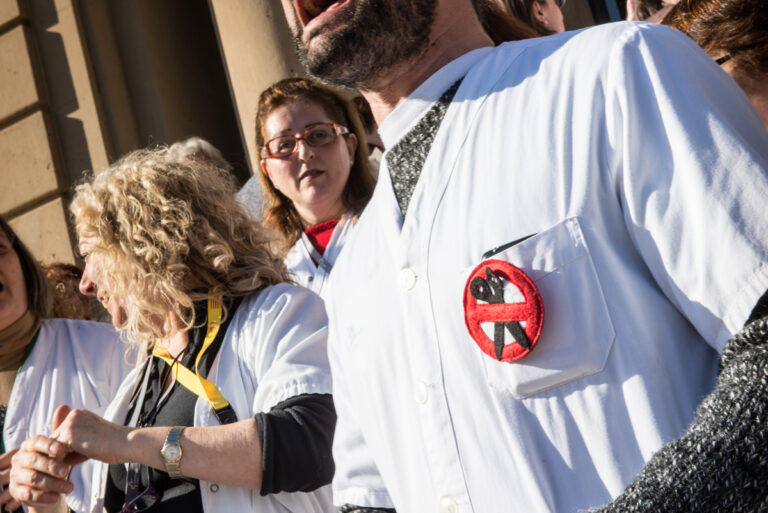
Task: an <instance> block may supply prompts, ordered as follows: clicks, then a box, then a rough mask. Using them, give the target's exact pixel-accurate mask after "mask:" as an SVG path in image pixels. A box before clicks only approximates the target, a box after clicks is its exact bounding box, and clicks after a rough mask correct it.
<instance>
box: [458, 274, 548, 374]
mask: <svg viewBox="0 0 768 513" xmlns="http://www.w3.org/2000/svg"><path fill="white" fill-rule="evenodd" d="M464 322H465V324H466V325H467V330H469V334H470V336H471V337H472V339H473V340H474V341H475V342H476V343H477V345H478V346H479V347H480V349H481V350H482V351H483V352H484V353H485V354H487V355H488V356H490V357H491V358H494V359H496V360H500V361H505V362H513V361H515V360H519V359H520V358H523V357H524V356H526V355H527V354H528V353H530V352H531V351H532V350H533V348H534V347H536V343H537V342H538V341H539V337H540V336H541V328H542V326H543V324H544V303H543V302H542V300H541V296H540V295H539V291H538V289H537V288H536V285H534V284H533V281H531V279H530V278H529V277H528V275H526V274H525V273H524V272H523V271H521V270H520V269H518V268H517V267H515V266H514V265H512V264H510V263H509V262H505V261H503V260H486V261H485V262H482V263H481V264H480V265H478V266H477V267H475V269H474V270H473V271H472V272H471V273H470V275H469V278H467V283H466V285H465V286H464Z"/></svg>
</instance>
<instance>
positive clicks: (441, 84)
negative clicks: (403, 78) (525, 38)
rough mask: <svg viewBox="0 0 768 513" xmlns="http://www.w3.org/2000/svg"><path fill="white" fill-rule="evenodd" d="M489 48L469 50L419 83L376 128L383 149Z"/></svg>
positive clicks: (403, 131) (393, 141) (489, 47)
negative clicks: (377, 128)
mask: <svg viewBox="0 0 768 513" xmlns="http://www.w3.org/2000/svg"><path fill="white" fill-rule="evenodd" d="M493 48H494V47H492V46H486V47H483V48H478V49H476V50H472V51H471V52H468V53H465V54H464V55H462V56H461V57H458V58H456V59H454V60H452V61H451V62H449V63H448V64H446V65H445V66H443V67H442V68H440V69H439V70H437V72H435V73H434V74H433V75H432V76H431V77H429V78H428V79H427V80H425V81H424V82H422V83H421V85H419V87H417V88H416V89H415V90H414V91H413V92H412V93H411V94H410V95H408V98H406V99H405V100H403V101H402V102H401V103H400V105H398V106H397V107H395V110H393V111H392V112H391V113H390V114H389V116H387V118H386V119H385V120H384V121H383V122H382V123H381V125H379V135H381V139H382V141H383V142H384V146H386V147H387V148H391V147H392V146H394V145H395V143H397V141H398V140H400V138H401V137H403V136H404V135H405V134H407V133H408V130H409V129H410V128H411V125H413V124H414V123H416V122H417V121H418V120H419V119H421V117H422V116H423V115H424V114H425V113H426V112H427V111H428V110H429V108H430V107H431V106H432V104H434V103H435V102H436V101H437V100H439V99H440V96H442V94H443V93H444V92H445V91H446V89H448V88H449V87H450V86H451V85H452V84H453V83H454V82H456V81H457V80H458V79H460V78H461V77H463V76H464V75H466V74H467V72H468V71H469V69H470V68H471V67H472V66H473V65H474V64H475V63H476V62H477V61H479V60H480V59H482V58H483V57H485V56H486V55H487V54H488V53H489V52H491V51H493Z"/></svg>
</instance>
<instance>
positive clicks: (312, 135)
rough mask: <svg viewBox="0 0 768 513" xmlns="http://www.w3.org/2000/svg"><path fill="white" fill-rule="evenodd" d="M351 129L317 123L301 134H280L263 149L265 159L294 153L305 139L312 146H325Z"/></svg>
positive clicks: (262, 153)
mask: <svg viewBox="0 0 768 513" xmlns="http://www.w3.org/2000/svg"><path fill="white" fill-rule="evenodd" d="M348 133H349V130H348V129H347V127H345V126H341V125H337V124H336V123H317V124H314V125H311V126H308V127H306V128H305V129H304V131H303V132H301V133H299V134H286V135H279V136H277V137H275V138H272V139H270V140H269V141H267V143H266V144H265V145H264V148H262V150H261V158H263V159H281V158H285V157H288V156H290V155H293V154H294V153H295V152H296V150H297V149H298V147H299V140H301V139H303V140H305V141H306V142H307V144H309V145H310V146H325V145H326V144H328V143H330V142H332V141H334V140H335V139H336V138H337V137H339V136H340V135H347V134H348Z"/></svg>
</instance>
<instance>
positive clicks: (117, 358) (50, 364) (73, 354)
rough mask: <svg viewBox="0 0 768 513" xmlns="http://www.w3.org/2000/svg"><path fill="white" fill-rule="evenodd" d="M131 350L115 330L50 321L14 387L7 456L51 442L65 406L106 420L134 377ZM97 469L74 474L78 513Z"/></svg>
mask: <svg viewBox="0 0 768 513" xmlns="http://www.w3.org/2000/svg"><path fill="white" fill-rule="evenodd" d="M128 370H129V366H128V365H127V363H126V358H125V345H124V344H123V343H122V342H121V341H120V337H119V335H118V333H117V332H116V331H115V329H114V328H113V327H112V325H110V324H105V323H100V322H91V321H73V320H68V319H45V320H43V322H42V325H41V326H40V332H39V334H38V336H37V340H36V342H35V347H34V348H33V349H32V352H31V353H30V354H29V356H28V357H27V360H26V361H25V362H24V365H22V367H21V369H19V373H18V375H17V376H16V381H15V382H14V384H13V389H12V391H11V398H10V400H9V401H8V411H7V413H6V417H5V425H4V427H3V440H4V441H5V448H6V450H10V449H14V448H16V447H19V446H20V445H21V443H22V442H23V441H24V440H26V439H27V438H29V437H31V436H34V435H45V436H50V435H51V431H52V427H51V420H52V419H53V413H54V412H55V411H56V408H58V407H59V405H62V404H66V405H68V406H70V407H71V408H73V409H74V408H81V409H87V410H91V411H93V412H95V413H98V414H102V413H103V412H104V409H105V408H106V407H107V405H108V404H109V402H110V401H111V400H112V398H113V397H114V396H115V393H116V392H117V389H118V387H119V386H120V383H121V382H122V380H123V378H124V377H125V375H126V374H127V373H128ZM92 472H93V464H92V463H90V462H86V463H84V464H82V465H79V466H77V467H75V468H74V469H73V470H72V473H71V474H70V477H69V479H70V481H72V483H73V484H74V487H75V488H74V490H73V491H72V493H70V494H69V495H67V497H66V500H67V503H68V504H69V506H70V507H71V508H72V509H73V510H75V511H84V510H85V504H86V502H85V500H86V496H87V495H86V493H87V489H88V487H87V483H88V482H89V481H90V475H91V473H92Z"/></svg>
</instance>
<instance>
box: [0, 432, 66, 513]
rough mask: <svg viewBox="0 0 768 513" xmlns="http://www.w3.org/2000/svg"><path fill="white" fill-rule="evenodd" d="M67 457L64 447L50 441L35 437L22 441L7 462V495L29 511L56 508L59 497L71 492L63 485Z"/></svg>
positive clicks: (54, 441) (49, 439)
mask: <svg viewBox="0 0 768 513" xmlns="http://www.w3.org/2000/svg"><path fill="white" fill-rule="evenodd" d="M69 453H70V451H69V448H68V447H67V446H66V444H62V443H61V442H58V441H57V440H55V439H53V438H48V437H45V436H42V435H38V436H34V437H32V438H29V439H27V440H25V441H24V443H22V444H21V447H19V449H18V451H17V452H16V453H15V454H14V455H13V457H12V459H11V461H12V466H11V472H10V486H9V487H8V489H9V490H10V493H11V495H12V496H13V497H14V498H15V499H16V500H17V501H19V502H21V503H22V504H24V505H25V506H30V507H36V508H46V507H51V506H55V505H56V504H58V503H59V502H60V500H61V498H62V494H66V493H69V492H71V491H72V483H70V482H69V481H67V476H68V475H69V471H70V470H71V467H70V466H69V465H68V464H66V463H65V462H64V459H65V458H66V457H67V455H68V454H69Z"/></svg>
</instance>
